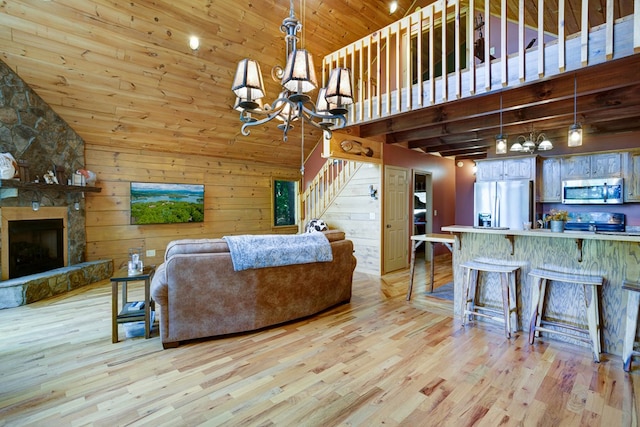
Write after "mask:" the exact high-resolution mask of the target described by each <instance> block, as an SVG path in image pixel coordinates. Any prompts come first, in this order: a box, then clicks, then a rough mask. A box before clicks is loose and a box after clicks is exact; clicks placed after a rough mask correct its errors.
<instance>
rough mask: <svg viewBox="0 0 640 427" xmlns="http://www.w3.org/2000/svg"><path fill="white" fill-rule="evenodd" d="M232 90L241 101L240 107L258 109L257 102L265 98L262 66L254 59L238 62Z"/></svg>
mask: <svg viewBox="0 0 640 427" xmlns="http://www.w3.org/2000/svg"><path fill="white" fill-rule="evenodd" d="M231 90H233V92H234V93H235V94H236V96H237V97H238V98H240V99H241V102H240V104H239V106H240V107H241V108H245V109H254V108H257V107H258V103H257V102H256V101H257V100H259V99H261V98H263V97H264V83H263V82H262V73H261V72H260V64H258V62H256V61H254V60H252V59H243V60H242V61H240V62H238V68H237V69H236V75H235V77H234V79H233V86H232V87H231Z"/></svg>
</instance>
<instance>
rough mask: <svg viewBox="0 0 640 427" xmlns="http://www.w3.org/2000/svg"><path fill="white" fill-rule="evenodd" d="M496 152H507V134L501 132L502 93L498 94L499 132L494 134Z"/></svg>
mask: <svg viewBox="0 0 640 427" xmlns="http://www.w3.org/2000/svg"><path fill="white" fill-rule="evenodd" d="M496 154H507V135H504V134H503V133H502V94H500V133H499V134H498V135H496Z"/></svg>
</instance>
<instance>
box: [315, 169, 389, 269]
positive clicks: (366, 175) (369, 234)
mask: <svg viewBox="0 0 640 427" xmlns="http://www.w3.org/2000/svg"><path fill="white" fill-rule="evenodd" d="M381 170H382V167H381V166H380V165H376V164H365V165H363V167H361V168H360V169H359V170H358V171H357V172H356V173H355V175H354V176H353V177H352V178H351V180H350V181H349V182H348V183H347V184H346V185H345V187H344V189H343V190H342V192H341V193H340V194H339V195H338V197H337V198H336V199H335V201H334V203H333V204H332V205H331V206H330V207H329V209H327V211H326V212H325V214H324V215H323V217H322V218H323V219H324V220H325V221H326V222H327V224H328V225H329V227H330V228H338V229H341V230H344V232H345V234H346V235H347V238H349V239H351V240H352V241H353V246H354V250H355V253H354V255H355V257H356V258H357V260H358V265H357V266H356V270H357V271H360V272H363V273H368V274H376V275H380V274H381V259H382V247H381V242H382V240H381V236H380V228H381V224H382V210H381V209H382V207H381V197H380V196H381V194H382V187H381V184H380V183H381V182H382V177H381V174H382V172H381ZM370 185H373V187H374V188H376V189H377V190H378V199H377V200H375V199H373V198H371V196H370V195H369V194H370V191H369V186H370ZM371 214H373V218H372V215H371Z"/></svg>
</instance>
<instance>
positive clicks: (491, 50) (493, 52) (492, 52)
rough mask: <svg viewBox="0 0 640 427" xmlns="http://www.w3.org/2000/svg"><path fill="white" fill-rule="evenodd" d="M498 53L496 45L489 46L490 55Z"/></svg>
mask: <svg viewBox="0 0 640 427" xmlns="http://www.w3.org/2000/svg"><path fill="white" fill-rule="evenodd" d="M495 54H496V48H495V46H491V47H490V48H489V55H495Z"/></svg>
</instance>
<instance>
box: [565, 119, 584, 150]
mask: <svg viewBox="0 0 640 427" xmlns="http://www.w3.org/2000/svg"><path fill="white" fill-rule="evenodd" d="M568 145H569V147H579V146H581V145H582V126H580V124H579V123H574V124H572V125H571V126H570V127H569V139H568Z"/></svg>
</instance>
